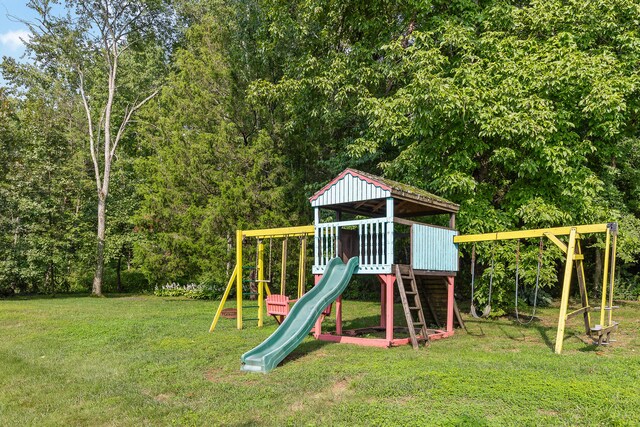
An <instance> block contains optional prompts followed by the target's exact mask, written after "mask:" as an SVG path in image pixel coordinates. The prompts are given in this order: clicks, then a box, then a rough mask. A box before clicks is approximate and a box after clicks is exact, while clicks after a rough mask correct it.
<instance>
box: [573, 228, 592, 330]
mask: <svg viewBox="0 0 640 427" xmlns="http://www.w3.org/2000/svg"><path fill="white" fill-rule="evenodd" d="M576 248H577V252H578V253H577V254H576V255H575V256H574V258H573V259H574V260H575V261H577V262H576V274H577V275H578V279H579V280H580V282H581V283H580V284H579V285H580V297H581V299H582V307H583V308H588V307H589V295H587V284H586V282H585V275H584V262H583V260H584V255H583V254H582V248H581V247H580V240H576ZM585 314H586V316H585V317H586V319H585V326H586V333H587V334H591V312H590V311H589V309H588V310H587V311H586V312H585Z"/></svg>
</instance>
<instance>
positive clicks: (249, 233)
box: [209, 225, 315, 332]
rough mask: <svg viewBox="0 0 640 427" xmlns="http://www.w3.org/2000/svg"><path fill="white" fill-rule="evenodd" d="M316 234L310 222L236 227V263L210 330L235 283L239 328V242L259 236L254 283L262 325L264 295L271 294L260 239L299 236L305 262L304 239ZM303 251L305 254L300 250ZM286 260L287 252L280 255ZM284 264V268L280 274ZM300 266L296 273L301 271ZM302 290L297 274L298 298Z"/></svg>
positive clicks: (240, 243)
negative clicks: (259, 227)
mask: <svg viewBox="0 0 640 427" xmlns="http://www.w3.org/2000/svg"><path fill="white" fill-rule="evenodd" d="M314 234H315V227H314V226H313V225H303V226H298V227H280V228H264V229H259V230H236V266H235V268H234V269H233V273H232V274H231V277H230V279H229V283H228V284H227V287H226V289H225V291H224V294H223V296H222V299H221V300H220V304H219V305H218V309H217V310H216V314H215V316H214V318H213V322H212V323H211V327H210V328H209V332H213V331H214V329H215V328H216V325H217V324H218V320H219V319H220V315H221V313H222V310H223V308H224V305H225V304H226V302H227V299H228V297H229V294H230V293H231V289H232V288H233V285H234V283H235V286H236V316H237V317H236V327H237V328H238V329H242V279H243V274H242V271H243V269H242V241H243V239H244V238H246V237H252V238H256V239H258V249H257V250H258V256H257V258H258V262H257V265H256V270H257V280H256V281H257V282H258V326H260V327H261V326H262V325H263V323H264V298H265V293H266V294H267V295H271V290H270V289H269V286H268V285H267V280H265V276H264V243H263V242H262V240H264V239H271V238H283V237H284V238H286V237H301V238H302V242H303V243H301V254H300V259H301V260H302V261H304V262H305V263H306V241H307V240H306V239H307V236H313V235H314ZM283 249H285V253H286V244H285V243H284V242H283ZM302 252H304V254H303V253H302ZM285 262H286V255H284V258H283V266H284V265H285V264H284V263H285ZM285 268H286V266H285V267H284V268H283V270H282V271H283V276H284V271H285ZM303 268H304V267H301V268H300V270H299V273H303ZM302 293H304V274H299V277H298V297H300V296H302Z"/></svg>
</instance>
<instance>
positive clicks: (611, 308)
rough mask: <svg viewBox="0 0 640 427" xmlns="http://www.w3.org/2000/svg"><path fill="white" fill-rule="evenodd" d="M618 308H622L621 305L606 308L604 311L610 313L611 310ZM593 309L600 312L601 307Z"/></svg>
mask: <svg viewBox="0 0 640 427" xmlns="http://www.w3.org/2000/svg"><path fill="white" fill-rule="evenodd" d="M616 308H620V306H619V305H614V306H613V307H609V306H606V307H605V308H604V309H605V310H607V311H609V310H615V309H616ZM593 309H594V310H600V309H601V307H593Z"/></svg>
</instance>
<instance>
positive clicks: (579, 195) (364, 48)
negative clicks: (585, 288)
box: [252, 0, 640, 307]
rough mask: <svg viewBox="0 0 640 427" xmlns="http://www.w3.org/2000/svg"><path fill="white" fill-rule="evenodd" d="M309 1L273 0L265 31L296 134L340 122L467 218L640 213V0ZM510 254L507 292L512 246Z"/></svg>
mask: <svg viewBox="0 0 640 427" xmlns="http://www.w3.org/2000/svg"><path fill="white" fill-rule="evenodd" d="M295 4H296V6H295V7H291V6H289V5H286V6H285V5H280V4H273V3H270V4H269V5H264V8H265V10H266V11H267V12H265V15H266V16H267V17H269V19H271V20H272V21H271V22H269V23H268V24H265V26H268V28H269V30H270V31H269V32H268V34H265V36H266V38H267V40H269V42H270V43H266V45H267V46H270V47H271V49H272V51H275V52H284V51H286V52H288V59H287V63H288V64H289V66H288V67H286V68H285V69H284V70H283V75H282V77H281V78H279V79H278V80H277V81H276V82H273V81H267V80H266V79H262V80H258V81H256V82H254V84H253V86H252V90H253V96H255V97H258V98H259V99H261V100H262V101H263V102H267V103H268V102H277V103H278V104H280V105H281V106H282V107H281V108H282V110H283V111H284V112H285V114H284V115H283V120H284V122H283V123H284V124H283V128H284V129H287V135H286V137H287V138H289V137H293V136H294V135H296V133H302V132H305V134H306V135H312V138H315V140H316V141H318V144H324V143H325V139H326V138H325V137H324V135H325V132H326V130H327V129H329V130H330V131H331V133H332V136H333V141H332V142H331V144H332V146H334V147H336V148H341V149H344V148H347V150H348V153H349V154H350V156H351V159H350V160H348V161H349V162H352V164H355V163H356V162H362V163H363V164H364V165H365V167H367V168H368V169H374V168H379V169H380V170H382V171H383V172H384V173H385V174H386V175H387V176H389V177H391V178H394V179H398V180H400V181H402V182H406V183H408V184H412V185H416V186H418V187H421V188H424V189H426V190H428V191H431V192H433V193H435V194H439V195H442V196H444V197H446V198H448V199H451V200H453V201H456V202H458V203H460V204H461V211H460V215H459V217H458V221H457V224H458V228H459V229H460V230H461V232H462V233H471V232H484V231H502V230H511V229H519V228H537V227H546V226H557V225H566V224H581V223H593V222H606V221H615V220H619V221H621V222H627V223H628V224H629V225H631V224H630V222H633V221H635V219H636V218H637V216H638V214H640V212H639V211H638V209H637V197H635V196H636V195H637V194H636V193H637V186H638V185H639V184H640V181H638V179H637V178H638V177H637V172H636V171H637V170H638V167H640V163H638V160H639V158H638V156H637V151H638V147H640V141H639V140H638V134H637V117H638V112H639V111H640V104H639V102H638V99H640V97H639V96H638V95H639V93H638V88H639V87H640V86H639V85H638V83H639V80H638V63H639V62H638V59H640V49H639V48H638V46H640V43H639V42H640V38H639V36H638V34H637V31H636V27H637V11H638V5H637V4H636V3H635V2H631V1H625V0H616V1H610V2H605V3H593V2H584V1H571V2H564V3H561V2H532V3H525V4H521V3H512V2H508V3H504V2H484V3H477V2H476V3H473V2H455V3H454V4H453V5H449V3H448V2H447V4H446V5H445V3H444V2H435V3H431V4H430V6H429V7H424V5H423V4H422V3H419V2H415V3H414V2H409V3H404V4H403V5H402V6H397V5H390V4H387V3H384V2H379V3H378V2H374V3H371V4H369V3H368V4H367V9H366V12H365V10H364V9H362V8H361V7H360V6H361V3H360V2H357V1H351V2H347V3H344V4H342V5H340V6H339V5H337V4H333V3H330V4H327V2H324V1H300V2H296V3H295ZM325 11H327V12H325ZM328 11H330V12H328ZM273 28H275V29H273ZM292 56H293V57H295V58H296V60H292V59H290V58H291V57H292ZM333 144H335V145H333ZM331 155H332V153H330V152H328V153H327V156H331ZM635 229H636V227H634V226H631V227H628V228H621V230H622V231H621V233H622V235H621V239H620V245H619V251H620V257H621V258H623V259H637V256H638V255H639V254H640V250H639V249H640V248H639V247H638V244H639V243H640V239H639V238H638V236H635V234H636V233H635V231H633V230H635ZM462 249H463V250H464V251H467V250H469V249H470V248H465V247H463V248H462ZM496 257H497V261H496V264H497V265H496V274H495V283H494V284H495V285H496V288H497V291H496V293H495V297H496V300H495V301H494V304H496V305H499V306H502V307H506V306H507V305H508V304H509V302H508V301H509V300H512V297H509V296H508V294H510V293H512V292H513V264H514V259H513V252H512V248H511V249H510V250H507V249H501V250H500V251H498V253H497V254H496ZM560 259H561V254H560V253H559V252H557V251H555V252H550V253H549V254H548V260H547V265H548V267H546V268H545V271H546V272H545V286H548V287H550V286H553V285H555V284H556V283H557V277H556V275H555V274H554V273H553V272H554V271H555V270H554V269H555V268H557V265H556V262H557V261H559V260H560ZM465 268H466V266H465ZM527 280H529V279H527ZM484 286H485V285H482V286H481V291H482V290H484V291H485V292H486V289H484Z"/></svg>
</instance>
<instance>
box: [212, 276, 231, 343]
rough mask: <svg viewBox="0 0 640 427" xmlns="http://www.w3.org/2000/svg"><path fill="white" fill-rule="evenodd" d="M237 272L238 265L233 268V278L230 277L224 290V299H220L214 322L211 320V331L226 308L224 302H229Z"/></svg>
mask: <svg viewBox="0 0 640 427" xmlns="http://www.w3.org/2000/svg"><path fill="white" fill-rule="evenodd" d="M236 274H238V266H237V265H236V267H235V268H234V269H233V273H231V278H230V279H229V283H227V288H226V289H225V290H224V295H222V300H221V301H220V305H219V306H218V309H217V310H216V315H215V316H214V317H213V322H211V326H210V327H209V333H211V332H213V330H214V329H215V328H216V325H217V324H218V319H220V313H222V309H223V308H224V304H225V303H226V302H227V298H228V297H229V293H230V292H231V288H232V287H233V284H234V283H235V281H236Z"/></svg>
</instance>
